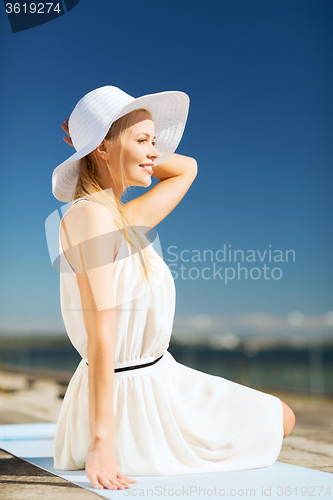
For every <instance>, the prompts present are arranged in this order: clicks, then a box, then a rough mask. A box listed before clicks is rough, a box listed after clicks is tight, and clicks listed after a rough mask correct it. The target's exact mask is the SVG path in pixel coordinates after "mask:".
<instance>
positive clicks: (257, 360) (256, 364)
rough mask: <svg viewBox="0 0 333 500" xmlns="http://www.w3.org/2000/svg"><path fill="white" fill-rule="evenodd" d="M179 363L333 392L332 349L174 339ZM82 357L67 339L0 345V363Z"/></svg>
mask: <svg viewBox="0 0 333 500" xmlns="http://www.w3.org/2000/svg"><path fill="white" fill-rule="evenodd" d="M169 351H170V352H171V354H172V355H173V356H174V357H175V359H176V360H177V361H179V362H180V363H182V364H184V365H187V366H189V367H191V368H195V369H197V370H200V371H203V372H206V373H210V374H212V375H218V376H221V377H224V378H226V379H229V380H232V381H234V382H237V383H240V384H242V385H246V386H249V387H253V388H256V389H259V390H264V391H270V390H272V391H274V390H275V391H291V392H297V393H302V394H307V395H309V394H310V395H313V396H325V397H332V396H333V349H332V348H330V349H327V348H326V349H320V348H316V349H314V348H312V349H292V348H275V349H272V350H266V351H265V350H260V351H256V352H252V353H249V352H246V351H244V350H242V349H241V348H239V349H233V350H214V349H211V348H208V347H194V346H193V347H189V346H184V345H179V344H173V343H171V344H170V347H169ZM80 360H81V357H80V356H79V354H78V353H77V351H76V350H75V349H74V347H73V346H72V345H71V344H70V343H69V342H68V341H62V342H59V341H58V342H46V341H43V342H33V343H32V344H31V343H29V342H23V343H20V342H15V343H14V342H12V343H7V344H5V345H1V346H0V367H1V366H2V367H11V368H15V369H17V370H20V369H22V370H23V369H29V370H33V371H53V372H59V373H64V372H69V373H74V371H75V369H76V367H77V365H78V364H79V362H80Z"/></svg>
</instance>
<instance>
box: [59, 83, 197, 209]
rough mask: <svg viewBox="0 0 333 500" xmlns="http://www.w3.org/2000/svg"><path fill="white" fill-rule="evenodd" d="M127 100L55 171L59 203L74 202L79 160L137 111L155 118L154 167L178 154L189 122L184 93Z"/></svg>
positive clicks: (161, 94)
mask: <svg viewBox="0 0 333 500" xmlns="http://www.w3.org/2000/svg"><path fill="white" fill-rule="evenodd" d="M128 98H130V99H131V102H129V103H128V104H126V105H125V106H122V107H121V109H120V110H117V113H116V115H115V116H112V117H110V121H108V122H107V123H106V125H105V126H103V127H101V128H100V129H99V130H98V133H97V134H96V135H95V137H93V138H92V139H91V141H90V142H89V143H88V144H87V145H85V146H83V147H82V148H79V149H78V151H76V153H74V154H73V155H72V156H70V157H69V158H68V159H67V160H66V161H64V162H63V163H61V164H60V165H58V166H57V167H56V168H55V169H54V171H53V174H52V192H53V195H54V196H55V197H56V198H57V199H58V200H59V201H63V202H69V201H71V200H72V197H73V193H74V189H75V187H76V183H77V179H78V174H79V169H80V160H81V159H82V158H83V157H84V156H86V155H87V154H89V153H91V152H92V151H93V150H94V149H96V148H97V147H98V146H99V144H100V143H101V142H102V140H103V139H104V138H105V136H106V135H107V133H108V131H109V129H110V127H111V125H112V123H113V122H115V121H116V120H118V119H119V118H121V117H122V116H124V115H126V114H127V113H130V112H131V111H134V110H135V109H141V108H145V109H147V110H148V111H149V112H150V113H151V115H152V118H153V121H154V125H155V134H156V139H155V142H156V148H157V150H158V152H159V153H160V156H159V157H158V159H157V160H156V161H155V165H159V164H160V163H163V162H164V161H166V160H167V159H168V158H169V157H170V156H171V154H172V153H173V152H174V151H175V150H176V148H177V146H178V144H179V142H180V140H181V137H182V135H183V132H184V127H185V124H186V120H187V115H188V108H189V97H188V95H187V94H185V93H184V92H177V91H169V92H159V93H156V94H149V95H145V96H142V97H138V98H136V99H134V98H131V96H128Z"/></svg>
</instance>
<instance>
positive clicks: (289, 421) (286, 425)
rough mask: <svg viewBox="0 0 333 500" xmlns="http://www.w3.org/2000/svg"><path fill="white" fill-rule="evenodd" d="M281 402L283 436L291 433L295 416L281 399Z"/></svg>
mask: <svg viewBox="0 0 333 500" xmlns="http://www.w3.org/2000/svg"><path fill="white" fill-rule="evenodd" d="M281 403H282V407H283V430H284V435H283V437H284V438H285V437H287V436H289V434H290V433H291V431H292V429H293V427H294V425H295V421H296V417H295V413H294V412H293V410H292V409H291V408H289V406H288V405H286V403H284V402H283V401H281Z"/></svg>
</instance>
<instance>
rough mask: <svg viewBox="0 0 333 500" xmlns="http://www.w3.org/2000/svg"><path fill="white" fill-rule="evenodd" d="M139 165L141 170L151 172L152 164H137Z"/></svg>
mask: <svg viewBox="0 0 333 500" xmlns="http://www.w3.org/2000/svg"><path fill="white" fill-rule="evenodd" d="M139 167H140V168H141V169H142V170H145V171H146V172H148V174H150V175H151V174H152V173H153V168H152V167H153V165H139Z"/></svg>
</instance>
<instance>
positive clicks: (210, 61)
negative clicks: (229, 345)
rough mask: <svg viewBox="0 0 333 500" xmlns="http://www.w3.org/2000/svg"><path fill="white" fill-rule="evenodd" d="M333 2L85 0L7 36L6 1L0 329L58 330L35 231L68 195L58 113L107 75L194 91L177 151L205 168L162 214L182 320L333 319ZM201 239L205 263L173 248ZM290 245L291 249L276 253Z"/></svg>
mask: <svg viewBox="0 0 333 500" xmlns="http://www.w3.org/2000/svg"><path fill="white" fill-rule="evenodd" d="M332 14H333V4H332V2H331V1H325V0H306V1H302V0H271V1H269V2H268V1H267V0H232V1H229V0H177V1H175V0H167V1H166V0H159V1H158V2H152V1H146V0H141V1H140V2H137V1H134V0H124V1H122V2H119V1H110V0H100V1H98V2H92V1H88V0H80V1H79V3H78V5H77V6H76V7H75V8H74V9H72V10H71V11H70V12H68V13H67V14H65V15H63V16H62V17H60V18H59V19H56V20H54V21H51V22H50V23H47V24H44V25H42V26H39V27H36V28H32V29H30V30H26V31H22V32H19V33H15V34H13V33H12V32H11V29H10V25H9V21H8V19H7V17H6V13H5V9H4V6H1V7H0V47H1V48H0V50H1V70H2V71H1V73H2V77H1V94H0V96H1V97H0V98H1V110H2V120H1V139H2V141H1V142H2V155H1V163H2V166H1V183H2V198H1V204H2V217H1V227H2V244H1V262H2V272H1V310H0V331H4V330H7V329H16V330H24V329H25V330H26V329H32V330H34V329H38V328H39V329H45V330H48V331H53V330H59V329H63V326H62V320H61V313H60V305H59V274H58V273H57V272H56V271H55V270H54V269H52V267H51V263H50V259H49V255H48V250H47V246H46V238H45V229H44V223H45V219H46V218H47V217H48V215H49V214H51V213H52V212H53V211H54V210H56V209H59V208H60V207H61V206H62V204H61V203H60V202H58V201H57V200H56V199H55V198H54V197H53V195H52V192H51V175H52V171H53V169H54V168H55V167H56V166H57V165H58V164H59V163H61V162H62V161H63V160H65V159H66V158H67V157H68V156H70V155H71V154H72V153H73V150H72V149H71V148H70V147H69V146H68V145H67V144H66V143H65V142H64V141H63V140H62V137H63V132H62V130H61V128H60V124H61V123H62V121H63V120H64V119H66V118H68V117H69V114H70V112H71V111H72V109H73V107H74V106H75V104H76V103H77V101H78V100H79V99H80V98H81V97H82V96H83V95H84V94H86V93H87V92H89V91H90V90H93V89H95V88H97V87H100V86H103V85H115V86H118V87H120V88H121V89H122V90H124V91H126V92H128V93H129V94H131V95H133V96H134V97H139V96H140V95H144V94H148V93H154V92H159V91H164V90H181V91H184V92H186V93H187V94H188V95H189V96H190V99H191V104H190V112H189V117H188V122H187V125H186V129H185V133H184V136H183V139H182V141H181V143H180V145H179V148H178V150H177V152H178V153H180V154H185V155H188V156H193V157H194V158H196V160H197V162H198V167H199V169H198V176H197V178H196V180H195V181H194V183H193V185H192V187H191V188H190V190H189V191H188V193H187V194H186V196H185V198H184V199H183V200H182V201H181V202H180V204H179V205H178V206H177V207H176V209H175V210H174V211H173V212H172V213H171V214H170V215H169V216H168V217H167V218H166V219H165V220H164V221H162V222H161V223H160V224H159V225H158V226H157V227H156V229H157V231H158V234H159V238H160V241H161V244H162V250H163V255H164V258H165V261H166V262H167V264H169V265H170V269H173V270H174V271H177V272H178V277H177V278H176V279H175V284H176V290H177V306H176V322H175V325H177V324H178V325H187V326H190V327H191V325H192V326H193V328H195V327H196V321H197V325H199V328H200V325H201V328H202V329H205V328H206V327H207V325H208V327H207V328H208V329H209V328H212V325H215V326H214V328H215V330H216V328H220V329H221V333H223V332H226V331H230V328H234V329H235V328H236V329H237V328H238V327H237V326H235V325H236V323H237V321H238V320H237V318H238V319H239V318H240V317H243V318H244V317H245V318H250V320H251V318H252V321H253V322H254V323H253V325H254V327H253V328H254V329H255V328H256V327H257V326H258V327H259V326H260V325H261V328H264V329H265V328H266V329H267V333H269V331H270V326H271V324H274V325H277V324H280V323H279V321H280V320H281V318H282V320H283V321H285V319H286V318H287V319H288V318H289V320H290V318H291V320H290V321H289V323H290V324H291V325H292V324H293V321H294V324H295V325H296V323H297V321H298V320H297V317H298V318H303V320H304V319H305V320H306V322H307V324H308V325H310V324H311V325H312V326H311V327H310V326H309V328H310V330H311V332H313V333H316V331H317V330H318V328H319V329H320V328H321V327H322V328H323V329H324V330H325V331H326V333H329V331H331V332H332V326H331V327H329V324H330V323H333V319H332V314H331V315H327V312H328V311H332V309H333V305H332V298H333V282H332V281H333V280H332V258H331V252H332V116H333V114H332V95H333V92H332V90H333V89H332V34H333V31H332V21H333V19H332V17H333V16H332ZM142 192H143V188H135V190H134V191H133V193H132V194H131V196H138V195H140V194H141V193H142ZM224 245H225V246H224ZM229 245H231V246H230V247H229ZM171 247H172V248H171ZM175 247H176V248H175ZM207 249H208V250H212V252H213V262H211V261H210V260H209V262H207V261H206V262H196V261H190V262H185V261H182V260H181V251H182V250H187V251H188V252H187V253H183V254H182V255H183V258H184V259H185V258H186V259H188V258H191V257H193V256H194V253H193V251H194V250H197V251H199V252H196V253H195V255H196V256H198V255H199V253H200V255H201V257H202V259H203V250H207ZM224 249H226V250H229V249H232V250H235V249H237V250H243V252H244V255H245V256H247V255H249V253H247V250H254V251H255V253H256V261H254V262H250V261H247V262H244V263H242V265H243V266H245V267H246V268H247V272H248V279H247V280H246V279H244V275H245V272H243V275H241V276H240V279H238V277H237V265H238V263H237V262H235V261H234V260H233V262H219V261H218V259H222V257H223V254H222V250H224ZM218 250H220V252H219V253H217V254H216V252H217V251H218ZM265 250H266V251H267V252H266V254H264V252H265ZM269 250H271V252H272V253H271V255H272V261H271V262H269ZM274 250H281V252H280V253H278V252H277V253H274ZM286 250H294V253H289V262H285V261H284V262H283V261H279V262H274V261H273V257H274V256H276V255H280V256H281V255H282V258H283V260H285V255H286ZM257 251H259V252H260V255H261V257H262V258H263V256H264V255H265V257H264V260H263V261H262V262H261V261H260V258H259V255H258V252H257ZM171 252H173V253H174V254H176V255H177V257H178V260H177V261H176V262H171V260H174V259H175V258H176V257H175V255H171ZM240 255H241V254H240V253H238V256H240ZM293 255H294V256H295V259H293V258H292V256H293ZM194 258H195V257H194ZM280 259H281V257H280ZM171 264H174V265H173V266H171ZM264 264H266V266H267V267H268V268H269V271H266V273H267V274H266V277H267V279H265V277H264V271H263V270H262V268H263V266H264ZM181 265H183V266H184V267H186V268H187V270H184V271H183V277H181V276H180V274H179V273H180V272H181V270H180V266H181ZM214 266H215V267H214ZM205 267H208V268H209V269H208V270H206V274H205V273H204V274H202V271H203V269H204V268H205ZM221 267H222V271H220V273H217V274H216V275H215V279H214V269H215V271H217V270H218V269H219V268H221ZM226 267H229V268H233V269H234V270H235V273H236V274H235V277H234V279H230V280H229V281H228V280H227V282H226V280H225V268H226ZM255 267H256V268H259V270H260V272H261V276H260V277H259V278H258V276H259V271H256V270H254V271H251V269H252V268H255ZM190 268H195V269H194V270H192V271H190V272H189V269H190ZM272 268H278V269H280V271H279V270H277V271H274V273H275V275H274V276H275V279H274V278H273V277H272V276H271V270H272ZM250 272H252V277H251V276H250ZM228 273H229V274H228V276H229V277H230V276H232V273H233V271H232V270H229V271H228ZM281 273H282V274H281ZM220 276H222V279H221V278H220ZM209 277H210V279H207V278H209ZM205 278H206V279H205ZM256 278H258V279H256ZM268 278H269V279H268ZM295 312H298V313H299V315H298V316H297V315H296V316H295ZM242 315H243V316H242ZM244 315H245V316H244ZM290 315H291V316H290ZM301 315H303V316H301ZM177 318H178V319H177ZM226 318H227V319H228V321H229V323H228V321H227V319H226ZM255 318H257V320H256V319H255ZM293 318H294V320H293ZM295 318H296V320H295ZM177 321H178V323H177ZM200 321H201V323H200ZM214 321H215V323H214ZM219 321H220V322H219ZM235 321H236V323H235ZM256 321H257V322H256ZM295 321H296V323H295ZM311 321H312V323H311ZM205 322H206V323H205ZM249 322H251V321H249ZM265 322H266V323H265ZM325 322H326V323H325ZM238 323H239V321H238ZM238 323H237V324H238ZM299 323H300V321H299ZM205 325H206V326H205ZM232 325H234V326H232ZM263 325H264V327H263ZM265 325H266V326H265ZM320 325H321V327H320ZM277 331H278V328H277ZM218 333H219V332H218Z"/></svg>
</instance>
